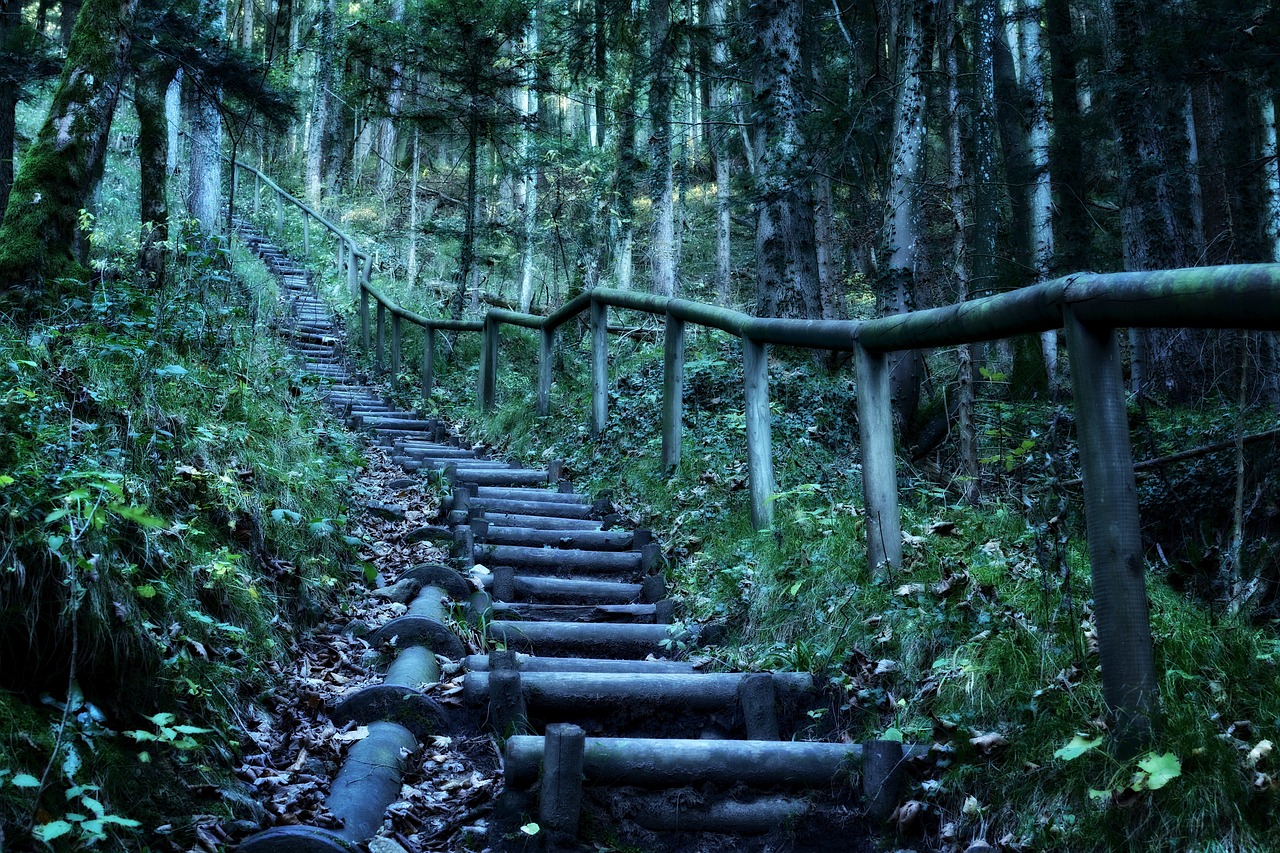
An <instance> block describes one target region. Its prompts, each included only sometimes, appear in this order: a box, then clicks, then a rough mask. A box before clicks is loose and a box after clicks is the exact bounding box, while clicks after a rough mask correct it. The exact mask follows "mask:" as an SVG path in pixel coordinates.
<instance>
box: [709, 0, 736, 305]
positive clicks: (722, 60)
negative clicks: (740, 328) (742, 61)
mask: <svg viewBox="0 0 1280 853" xmlns="http://www.w3.org/2000/svg"><path fill="white" fill-rule="evenodd" d="M726 6H728V0H708V2H707V27H708V28H709V29H710V31H711V38H712V39H713V41H712V45H711V68H710V75H709V76H710V77H711V91H710V93H709V95H710V101H711V121H710V122H709V123H708V126H709V128H710V140H711V159H712V160H713V162H714V164H715V171H716V281H715V284H716V301H717V302H719V303H720V304H721V305H724V306H728V305H731V304H732V303H733V283H732V279H731V275H732V268H731V260H730V254H729V249H730V244H729V225H730V201H731V195H730V193H731V189H730V186H729V133H730V128H731V127H732V116H731V115H729V99H730V95H729V82H728V80H727V79H726V78H725V75H726V74H727V73H728V64H729V34H728V29H727V28H726V27H725V7H726Z"/></svg>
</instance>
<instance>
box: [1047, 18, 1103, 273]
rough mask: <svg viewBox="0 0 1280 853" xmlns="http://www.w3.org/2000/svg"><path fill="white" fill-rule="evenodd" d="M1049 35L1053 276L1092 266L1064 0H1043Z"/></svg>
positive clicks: (1071, 39)
mask: <svg viewBox="0 0 1280 853" xmlns="http://www.w3.org/2000/svg"><path fill="white" fill-rule="evenodd" d="M1044 10H1045V20H1046V24H1047V30H1048V37H1049V58H1050V61H1051V63H1052V65H1051V67H1052V73H1051V75H1050V78H1049V83H1050V89H1051V91H1052V94H1053V143H1052V146H1051V148H1050V152H1049V153H1050V160H1051V164H1050V174H1051V175H1052V177H1053V185H1054V187H1056V188H1057V191H1058V192H1057V213H1058V215H1057V223H1056V224H1057V237H1058V239H1057V240H1055V241H1054V247H1055V248H1056V250H1057V267H1056V269H1055V270H1054V273H1055V274H1061V273H1068V272H1077V271H1079V270H1083V269H1088V268H1089V267H1090V266H1091V265H1092V258H1093V250H1092V240H1093V229H1092V228H1091V227H1090V222H1089V211H1088V208H1087V207H1086V206H1085V200H1086V198H1087V196H1088V186H1087V184H1086V183H1085V180H1086V175H1085V169H1084V142H1083V136H1082V133H1081V118H1080V100H1079V98H1080V94H1079V87H1078V86H1077V84H1076V74H1077V70H1076V39H1075V34H1074V32H1073V31H1072V25H1071V2H1070V0H1044Z"/></svg>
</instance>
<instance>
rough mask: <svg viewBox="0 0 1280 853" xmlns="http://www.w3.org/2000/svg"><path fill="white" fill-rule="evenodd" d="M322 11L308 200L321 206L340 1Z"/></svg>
mask: <svg viewBox="0 0 1280 853" xmlns="http://www.w3.org/2000/svg"><path fill="white" fill-rule="evenodd" d="M323 2H324V6H323V7H321V10H320V22H319V30H320V50H319V52H318V53H317V54H316V75H315V87H316V88H315V95H314V97H313V98H312V100H311V116H310V121H309V122H308V124H307V168H306V171H307V199H308V200H309V201H310V202H311V203H312V204H313V205H318V204H319V203H320V198H321V188H322V185H323V183H322V182H323V180H324V153H325V131H326V130H328V128H329V125H330V123H331V121H332V120H331V117H330V115H329V113H330V112H331V111H332V104H331V103H330V101H331V100H332V97H333V96H332V94H331V93H330V91H329V89H330V87H331V86H332V85H333V64H334V62H335V60H336V57H335V56H334V53H335V49H334V44H335V38H334V27H335V25H336V24H335V18H336V17H337V0H323Z"/></svg>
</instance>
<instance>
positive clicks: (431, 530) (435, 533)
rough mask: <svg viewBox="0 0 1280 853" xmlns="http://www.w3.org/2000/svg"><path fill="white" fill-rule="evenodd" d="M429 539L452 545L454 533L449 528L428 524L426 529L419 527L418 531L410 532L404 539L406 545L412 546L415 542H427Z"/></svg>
mask: <svg viewBox="0 0 1280 853" xmlns="http://www.w3.org/2000/svg"><path fill="white" fill-rule="evenodd" d="M428 539H430V540H432V541H435V542H444V543H452V542H453V531H452V530H450V529H449V528H447V527H439V526H437V525H434V524H428V525H427V526H425V527H419V528H418V529H417V530H411V531H409V532H408V533H406V534H405V537H404V541H405V544H406V545H412V544H414V543H415V542H426V541H427V540H428Z"/></svg>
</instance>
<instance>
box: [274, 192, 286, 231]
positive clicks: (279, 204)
mask: <svg viewBox="0 0 1280 853" xmlns="http://www.w3.org/2000/svg"><path fill="white" fill-rule="evenodd" d="M276 236H277V237H283V236H284V194H283V193H281V192H280V191H279V190H276Z"/></svg>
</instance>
